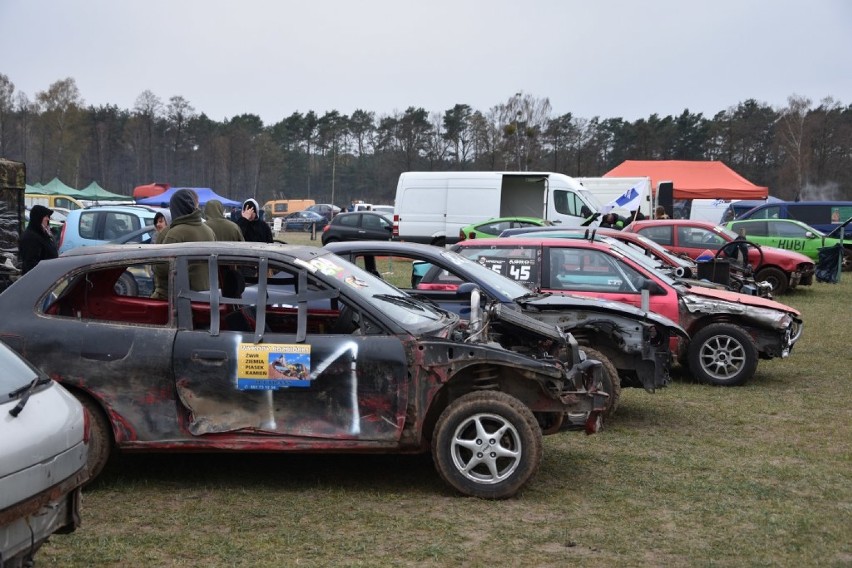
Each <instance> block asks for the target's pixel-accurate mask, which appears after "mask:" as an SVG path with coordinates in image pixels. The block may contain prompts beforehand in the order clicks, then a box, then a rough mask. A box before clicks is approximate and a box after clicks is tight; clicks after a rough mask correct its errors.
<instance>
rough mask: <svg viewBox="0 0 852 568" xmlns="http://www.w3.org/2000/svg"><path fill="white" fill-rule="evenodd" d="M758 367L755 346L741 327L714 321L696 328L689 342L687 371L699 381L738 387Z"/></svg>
mask: <svg viewBox="0 0 852 568" xmlns="http://www.w3.org/2000/svg"><path fill="white" fill-rule="evenodd" d="M756 369H757V348H756V347H755V346H754V342H753V341H752V340H751V337H749V335H748V334H747V333H746V332H745V331H743V329H742V328H740V327H738V326H736V325H732V324H728V323H714V324H711V325H708V326H707V327H705V328H704V329H702V330H700V331H698V332H697V333H696V334H695V335H693V336H692V339H691V340H690V342H689V370H690V371H691V372H692V375H693V376H694V377H696V378H697V379H699V380H700V381H702V382H705V383H709V384H711V385H718V386H739V385H742V384H743V383H745V382H746V381H747V380H748V379H750V378H751V377H752V376H753V375H754V371H755V370H756Z"/></svg>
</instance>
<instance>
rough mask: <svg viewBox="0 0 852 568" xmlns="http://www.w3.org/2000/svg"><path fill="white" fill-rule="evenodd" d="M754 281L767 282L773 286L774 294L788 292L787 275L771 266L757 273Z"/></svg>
mask: <svg viewBox="0 0 852 568" xmlns="http://www.w3.org/2000/svg"><path fill="white" fill-rule="evenodd" d="M754 279H755V280H756V281H757V282H762V281H763V280H766V281H767V282H769V283H770V284H772V293H773V294H783V293H784V292H786V291H787V282H788V281H787V275H786V274H784V273H783V272H781V271H780V270H778V269H777V268H773V267H771V266H767V267H766V268H761V269H760V270H759V271H758V272H757V274H755V276H754Z"/></svg>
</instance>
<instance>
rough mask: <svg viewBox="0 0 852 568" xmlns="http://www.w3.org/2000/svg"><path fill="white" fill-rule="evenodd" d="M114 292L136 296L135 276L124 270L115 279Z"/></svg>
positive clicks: (120, 294) (137, 286)
mask: <svg viewBox="0 0 852 568" xmlns="http://www.w3.org/2000/svg"><path fill="white" fill-rule="evenodd" d="M115 293H116V294H118V295H119V296H138V295H139V284H138V283H137V282H136V278H134V277H133V275H132V274H131V273H130V272H128V271H126V270H125V271H124V272H123V273H122V274H121V276H120V277H119V278H118V280H116V281H115Z"/></svg>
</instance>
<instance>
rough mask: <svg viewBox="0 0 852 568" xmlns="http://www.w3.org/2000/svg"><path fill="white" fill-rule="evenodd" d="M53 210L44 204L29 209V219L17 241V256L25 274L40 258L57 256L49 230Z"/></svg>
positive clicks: (57, 252)
mask: <svg viewBox="0 0 852 568" xmlns="http://www.w3.org/2000/svg"><path fill="white" fill-rule="evenodd" d="M51 215H53V210H52V209H48V208H47V207H45V206H44V205H34V206H33V208H32V210H30V221H29V223H27V228H26V229H25V230H24V233H23V234H22V235H21V240H20V241H18V257H19V258H20V259H21V274H22V275H23V274H26V273H27V272H29V271H30V270H32V269H33V268H35V266H36V265H37V264H38V263H39V262H41V261H42V260H50V259H51V258H56V257H58V256H59V249H58V248H57V246H56V241H55V240H54V239H53V233H51V232H50V216H51Z"/></svg>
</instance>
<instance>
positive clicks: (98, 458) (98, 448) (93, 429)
mask: <svg viewBox="0 0 852 568" xmlns="http://www.w3.org/2000/svg"><path fill="white" fill-rule="evenodd" d="M75 394H76V393H75ZM77 399H78V400H79V401H80V404H82V405H83V408H85V409H86V414H87V415H88V419H89V453H88V454H89V455H88V460H87V461H86V466H87V467H88V470H89V478H88V480H87V481H86V483H91V481H92V480H93V479H95V478H96V477H97V476H98V475H100V473H101V471H103V469H104V466H106V464H107V461H109V455H110V451H111V450H112V429H111V428H110V425H109V421H107V418H106V415H104V413H103V411H102V410H101V408H100V407H99V406H98V405H97V403H95V401H93V400H92V399H91V398H89V397H88V396H85V395H77Z"/></svg>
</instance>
